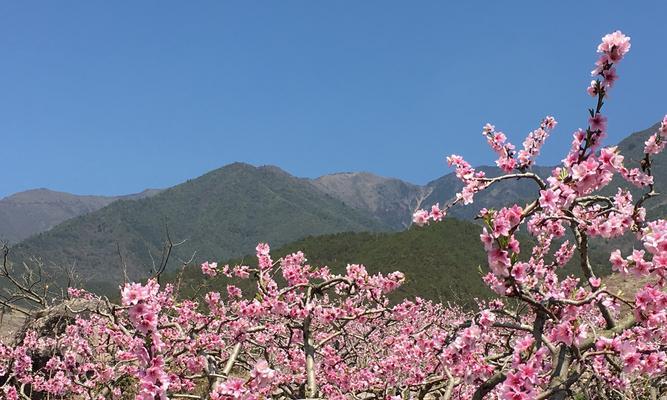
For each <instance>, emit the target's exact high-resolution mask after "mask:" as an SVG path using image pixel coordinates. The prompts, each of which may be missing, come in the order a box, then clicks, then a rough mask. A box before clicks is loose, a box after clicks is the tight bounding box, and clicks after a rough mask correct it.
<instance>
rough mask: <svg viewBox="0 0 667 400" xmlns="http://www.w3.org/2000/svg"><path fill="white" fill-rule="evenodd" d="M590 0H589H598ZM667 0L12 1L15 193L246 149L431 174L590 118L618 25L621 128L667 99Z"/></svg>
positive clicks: (8, 27) (643, 121)
mask: <svg viewBox="0 0 667 400" xmlns="http://www.w3.org/2000/svg"><path fill="white" fill-rule="evenodd" d="M584 3H587V4H584ZM666 14H667V3H666V2H662V1H655V2H627V1H626V2H613V1H612V2H605V3H604V4H602V5H601V6H599V7H596V6H594V3H588V2H581V1H561V2H521V3H520V2H512V3H510V2H446V1H423V2H405V1H385V0H383V1H330V2H324V1H306V0H304V1H274V2H269V1H265V2H257V1H236V2H224V1H196V2H184V1H167V0H160V1H113V2H102V1H49V2H46V1H45V2H32V1H20V2H19V1H15V2H2V3H1V4H0V57H1V62H0V162H1V163H2V164H0V165H2V168H1V169H0V171H2V179H0V197H2V196H5V195H8V194H10V193H13V192H17V191H21V190H26V189H29V188H35V187H48V188H51V189H55V190H62V191H68V192H73V193H78V194H122V193H130V192H137V191H140V190H142V189H144V188H147V187H167V186H171V185H174V184H177V183H179V182H182V181H184V180H186V179H189V178H193V177H196V176H198V175H201V174H202V173H205V172H207V171H209V170H212V169H215V168H218V167H220V166H223V165H225V164H227V163H230V162H233V161H245V162H249V163H253V164H275V165H278V166H280V167H282V168H283V169H285V170H287V171H288V172H290V173H293V174H295V175H298V176H308V177H315V176H319V175H322V174H327V173H332V172H338V171H357V170H364V171H370V172H374V173H377V174H380V175H385V176H394V177H398V178H402V179H405V180H408V181H412V182H415V183H425V182H427V181H429V180H431V179H435V178H436V177H438V176H441V175H443V174H444V173H446V172H449V170H448V168H447V167H446V165H445V164H444V161H443V160H444V156H445V155H448V154H450V153H458V154H462V155H463V156H465V157H466V158H467V159H468V160H469V161H470V162H472V163H473V164H489V163H491V162H493V154H492V153H491V151H490V150H489V149H488V148H487V147H486V145H485V143H484V141H483V138H482V137H481V135H480V131H481V127H482V126H483V124H484V123H486V122H492V123H494V124H495V125H496V126H497V127H498V128H499V129H501V130H503V131H504V132H506V133H507V134H508V136H509V137H510V140H512V141H513V142H515V143H517V144H520V143H521V141H522V139H523V137H524V136H525V134H526V133H527V132H529V131H530V130H532V129H534V127H535V126H536V125H537V123H538V122H539V120H540V119H541V118H542V117H543V116H544V115H547V114H552V115H554V116H555V117H556V118H557V119H558V121H559V122H560V124H559V126H558V127H557V129H556V131H555V132H554V133H553V136H552V137H551V138H550V143H549V145H548V146H547V148H545V154H544V155H543V156H542V157H541V159H540V162H541V163H542V164H553V163H555V162H557V161H558V160H559V159H560V158H562V154H563V152H564V151H565V150H566V149H567V147H568V144H569V140H570V136H571V132H572V131H573V130H574V129H576V128H578V127H581V126H583V125H584V124H585V122H586V109H587V107H589V106H590V104H591V99H590V97H588V96H587V94H586V92H585V88H586V86H587V84H588V82H589V81H590V75H589V72H590V70H591V69H592V66H593V62H594V61H595V58H596V54H595V48H596V46H597V44H598V42H599V40H600V37H601V36H602V35H603V34H605V33H607V32H610V31H613V30H616V29H621V30H623V31H624V32H625V33H627V34H628V35H630V36H631V37H632V41H633V44H632V50H631V52H630V54H628V57H627V58H626V59H625V60H624V62H623V63H622V65H620V66H619V75H620V80H619V82H618V84H617V87H615V89H614V91H613V92H612V97H611V99H610V100H609V101H608V106H607V108H606V110H607V113H608V115H609V128H610V136H611V137H610V141H611V142H617V141H618V140H620V139H621V138H623V137H624V136H626V135H627V134H628V133H630V132H633V131H637V130H640V129H644V128H646V127H648V126H650V125H651V124H653V123H655V122H656V121H658V120H659V119H660V118H661V117H662V115H664V114H665V113H667V100H665V93H667V78H666V77H665V73H664V71H665V65H667V53H666V52H665V43H666V42H667V40H666V39H667V31H666V30H665V27H664V15H666Z"/></svg>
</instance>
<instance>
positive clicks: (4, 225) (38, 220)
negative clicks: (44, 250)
mask: <svg viewBox="0 0 667 400" xmlns="http://www.w3.org/2000/svg"><path fill="white" fill-rule="evenodd" d="M158 193H160V190H159V189H146V190H144V191H143V192H141V193H135V194H129V195H124V196H80V195H75V194H70V193H64V192H56V191H53V190H49V189H44V188H41V189H33V190H27V191H25V192H19V193H16V194H13V195H11V196H7V197H5V198H3V199H0V240H4V241H7V242H9V243H18V242H20V241H21V240H23V239H26V238H28V237H30V236H32V235H34V234H36V233H40V232H44V231H48V230H49V229H51V228H53V227H54V226H56V225H58V224H59V223H61V222H63V221H66V220H68V219H70V218H74V217H78V216H79V215H83V214H88V213H90V212H93V211H96V210H99V209H100V208H102V207H106V206H108V205H109V204H111V203H112V202H114V201H116V200H132V199H141V198H144V197H150V196H153V195H156V194H158Z"/></svg>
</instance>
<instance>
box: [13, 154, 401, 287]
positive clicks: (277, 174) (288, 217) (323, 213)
mask: <svg viewBox="0 0 667 400" xmlns="http://www.w3.org/2000/svg"><path fill="white" fill-rule="evenodd" d="M165 227H168V230H169V233H170V237H171V238H172V239H173V241H174V242H181V241H184V240H185V242H184V243H183V244H182V245H180V246H178V247H176V248H175V249H174V253H173V255H174V257H172V261H173V263H174V265H175V264H177V263H178V259H179V258H180V259H189V258H190V257H191V256H192V255H193V254H194V253H195V251H196V256H195V260H198V259H206V258H213V257H215V258H228V257H234V256H240V255H243V254H247V253H249V252H251V250H252V249H253V248H254V246H255V245H256V243H257V242H259V241H269V242H272V243H275V244H276V245H282V244H285V243H288V242H291V241H294V240H296V239H299V238H302V237H305V236H307V235H316V234H325V233H333V232H341V231H362V230H375V231H378V230H389V229H390V228H389V227H388V226H387V225H384V224H382V223H380V222H378V221H377V220H375V219H374V218H372V217H370V216H366V215H364V214H363V213H360V212H358V211H357V210H355V209H353V208H351V207H348V206H346V205H344V204H343V203H342V202H340V201H339V200H337V199H334V198H333V197H331V196H328V195H327V194H325V193H323V192H322V191H320V190H318V189H317V188H315V187H314V186H313V185H312V184H311V183H310V182H309V181H308V180H305V179H299V178H295V177H293V176H291V175H289V174H287V173H286V172H284V171H282V170H280V169H278V168H276V167H259V168H257V167H253V166H251V165H248V164H242V163H235V164H231V165H228V166H226V167H223V168H221V169H218V170H215V171H212V172H210V173H208V174H205V175H203V176H201V177H199V178H197V179H194V180H190V181H187V182H185V183H183V184H180V185H177V186H174V187H172V188H170V189H167V190H165V191H163V192H161V193H159V194H158V195H156V196H153V197H150V198H144V199H140V200H136V201H116V202H113V203H111V204H110V205H109V206H107V207H105V208H102V209H100V210H98V211H95V212H92V213H90V214H87V215H83V216H80V217H77V218H74V219H71V220H69V221H66V222H64V223H62V224H60V225H58V226H56V227H55V228H53V229H52V230H50V231H48V232H44V233H41V234H38V235H36V236H34V237H31V238H29V239H28V240H26V241H24V242H22V243H20V244H18V245H16V246H15V247H14V249H13V252H14V254H15V256H18V258H19V259H23V258H25V257H27V256H32V255H36V256H39V257H41V258H42V259H43V260H45V261H47V262H49V263H54V264H59V265H75V266H76V269H77V271H78V272H79V274H80V275H81V276H82V277H83V278H84V279H85V280H87V281H88V282H94V281H97V282H106V283H108V284H110V285H114V284H116V283H117V282H118V281H119V280H120V279H121V277H122V275H121V268H120V267H121V257H120V255H119V252H118V249H119V248H120V253H121V254H122V258H123V262H124V263H125V264H127V269H128V273H129V275H130V277H131V278H134V279H137V278H140V277H143V276H146V275H147V274H148V273H149V271H150V266H151V265H152V260H151V257H153V258H155V259H156V261H155V262H156V263H158V262H159V258H160V252H161V251H160V249H161V246H162V243H163V241H164V239H165V237H166V235H165V232H166V230H165Z"/></svg>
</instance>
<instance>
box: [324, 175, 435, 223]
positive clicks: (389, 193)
mask: <svg viewBox="0 0 667 400" xmlns="http://www.w3.org/2000/svg"><path fill="white" fill-rule="evenodd" d="M312 182H313V184H314V185H315V186H316V187H317V188H319V189H321V190H322V191H324V192H325V193H327V194H329V195H331V196H333V197H335V198H337V199H339V200H341V201H343V202H344V203H345V204H347V205H349V206H351V207H353V208H356V209H358V210H360V211H363V212H365V213H368V214H369V215H372V216H374V217H375V218H377V219H378V220H380V221H382V222H384V223H386V224H388V225H389V226H391V227H392V228H394V229H405V228H407V227H409V226H410V224H411V223H412V213H413V212H414V210H415V209H416V208H417V207H418V206H419V204H420V203H421V202H422V200H423V198H424V197H425V196H426V195H427V194H428V193H429V192H430V190H429V188H428V187H423V186H419V185H413V184H411V183H407V182H404V181H402V180H400V179H395V178H385V177H382V176H377V175H374V174H370V173H367V172H345V173H338V174H331V175H325V176H322V177H319V178H317V179H314V180H313V181H312Z"/></svg>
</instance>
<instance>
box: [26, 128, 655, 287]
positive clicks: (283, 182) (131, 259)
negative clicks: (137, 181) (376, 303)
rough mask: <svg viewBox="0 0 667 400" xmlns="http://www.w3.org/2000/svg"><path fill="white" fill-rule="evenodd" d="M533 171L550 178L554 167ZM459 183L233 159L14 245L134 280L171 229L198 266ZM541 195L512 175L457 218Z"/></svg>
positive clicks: (397, 223) (363, 217)
mask: <svg viewBox="0 0 667 400" xmlns="http://www.w3.org/2000/svg"><path fill="white" fill-rule="evenodd" d="M655 128H657V126H654V127H652V128H649V129H648V130H645V131H641V132H637V133H635V134H632V135H630V136H629V137H627V138H626V139H625V140H623V141H622V142H621V143H620V144H619V146H620V148H621V150H622V151H623V152H624V154H625V155H626V163H627V165H628V166H629V167H633V166H636V165H637V163H638V160H639V159H640V158H641V153H642V150H643V142H644V141H645V140H646V138H647V137H648V136H649V135H650V134H651V133H652V132H654V131H655ZM480 169H482V170H484V171H485V172H486V173H487V175H488V176H496V175H498V174H500V171H499V169H498V168H496V167H481V168H480ZM533 171H534V172H536V173H537V174H538V175H540V176H542V177H546V176H548V175H549V174H550V171H551V168H549V167H535V168H534V169H533ZM654 172H656V173H657V178H656V188H657V189H658V190H661V189H662V188H664V187H665V184H666V183H667V181H666V180H667V155H666V154H662V155H660V156H658V157H656V158H655V161H654ZM623 186H625V187H627V186H628V185H627V184H623ZM460 188H461V184H460V183H459V182H458V180H457V179H456V177H455V176H454V174H453V173H450V174H447V175H445V176H443V177H441V178H439V179H436V180H434V181H432V182H430V183H428V184H427V185H425V186H419V185H413V184H410V183H406V182H403V181H400V180H398V179H392V178H384V177H379V176H376V175H373V174H369V173H340V174H333V175H326V176H323V177H320V178H317V179H304V178H296V177H294V176H291V175H289V174H288V173H286V172H285V171H283V170H281V169H279V168H277V167H272V166H263V167H254V166H251V165H248V164H243V163H235V164H231V165H228V166H226V167H223V168H220V169H218V170H215V171H212V172H210V173H208V174H206V175H203V176H201V177H199V178H196V179H193V180H190V181H188V182H185V183H183V184H181V185H177V186H175V187H173V188H170V189H167V190H164V191H162V192H160V193H159V194H157V195H155V196H152V197H149V198H143V199H139V200H136V201H122V200H121V201H115V202H112V203H110V204H109V205H108V206H106V207H104V208H102V209H99V210H97V211H93V212H90V213H88V214H85V215H81V216H79V217H76V218H73V219H70V220H68V221H66V222H64V223H62V224H60V225H58V226H56V227H55V228H53V229H52V230H50V231H48V232H44V233H41V234H38V235H35V236H33V237H31V238H29V239H27V240H25V241H23V242H22V243H20V244H18V245H16V246H14V249H13V251H14V254H15V255H16V256H18V259H25V257H28V256H31V255H36V256H40V257H41V258H42V259H43V260H44V261H46V262H48V263H54V264H59V265H76V267H77V269H78V271H79V273H80V274H81V275H83V276H84V277H85V278H86V280H88V281H97V282H107V283H108V284H110V285H112V286H113V285H115V283H117V282H118V281H119V280H120V277H121V268H120V266H121V264H122V263H125V264H127V268H128V272H129V274H130V276H131V277H135V278H136V277H142V276H146V275H147V274H148V273H149V271H150V266H151V265H153V263H157V264H159V261H160V260H159V257H160V253H161V249H162V244H163V243H164V239H165V237H166V233H167V229H168V231H169V233H170V237H171V238H172V239H173V242H174V243H179V245H178V246H177V247H176V248H175V249H174V257H172V264H171V265H170V267H171V268H173V267H174V266H175V265H177V264H178V263H179V262H180V261H179V260H189V259H190V258H192V257H193V255H194V258H193V260H194V261H195V262H198V261H201V260H204V259H228V258H233V257H238V256H242V255H244V254H249V253H252V249H253V248H254V246H255V244H256V243H257V242H259V241H267V242H270V243H271V244H272V245H273V246H274V247H276V246H281V245H285V244H287V243H289V242H292V241H294V240H299V239H301V238H304V237H306V236H308V235H320V234H329V233H338V232H345V231H372V232H382V231H398V230H403V229H404V228H405V227H407V226H409V224H410V220H411V215H412V212H413V211H414V209H415V208H417V207H424V208H428V207H430V205H431V204H434V203H436V202H439V203H440V204H444V203H446V202H448V201H449V200H451V199H452V198H454V195H455V193H456V192H457V191H459V190H460ZM610 190H611V187H610ZM537 191H538V188H537V186H536V185H535V184H534V183H533V182H532V181H527V180H520V181H504V182H501V183H499V184H497V185H494V187H492V188H491V189H490V190H487V191H484V192H482V193H480V194H479V195H478V196H476V200H475V203H474V204H473V205H471V206H459V205H457V206H456V207H454V208H452V209H451V210H450V212H449V215H450V217H455V218H461V219H466V220H472V219H473V218H474V216H475V215H476V214H477V212H478V211H479V209H481V208H482V207H487V208H488V207H495V208H497V207H499V206H502V205H509V204H513V203H515V202H518V203H525V202H527V201H529V200H530V199H533V198H535V196H536V195H537ZM652 200H653V199H652ZM656 200H657V201H653V202H649V203H647V206H648V207H649V214H650V215H659V216H662V215H665V213H666V212H667V202H666V199H664V198H662V199H661V198H658V199H656ZM457 239H458V238H457ZM182 241H184V243H181V242H182ZM443 241H445V239H443ZM476 242H477V239H475V243H476ZM626 245H628V246H631V245H632V243H631V242H630V241H629V242H628V243H627V244H626ZM607 247H608V246H607V244H606V243H602V244H601V245H600V246H597V245H596V246H595V247H594V248H593V249H592V250H593V251H595V252H599V253H600V254H604V252H606V251H607V250H608V248H607ZM195 252H196V253H195ZM606 254H607V255H608V252H607V253H606ZM607 257H608V256H607Z"/></svg>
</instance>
